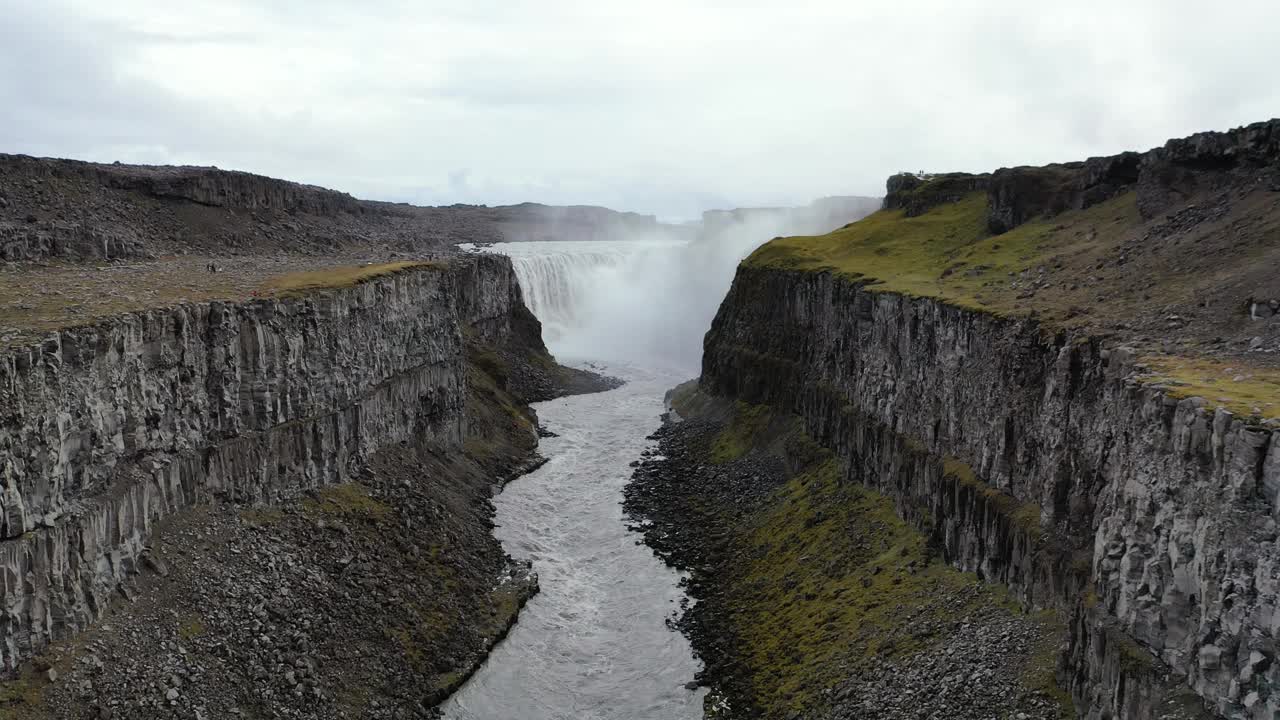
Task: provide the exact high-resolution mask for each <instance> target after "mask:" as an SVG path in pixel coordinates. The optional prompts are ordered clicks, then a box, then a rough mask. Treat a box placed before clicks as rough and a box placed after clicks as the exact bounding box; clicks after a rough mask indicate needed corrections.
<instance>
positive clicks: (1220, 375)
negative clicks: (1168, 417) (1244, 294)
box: [1141, 355, 1280, 419]
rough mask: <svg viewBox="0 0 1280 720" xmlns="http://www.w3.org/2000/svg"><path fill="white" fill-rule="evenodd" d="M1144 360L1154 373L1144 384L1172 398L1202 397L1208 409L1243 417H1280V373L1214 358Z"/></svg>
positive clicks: (1146, 378)
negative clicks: (1226, 411)
mask: <svg viewBox="0 0 1280 720" xmlns="http://www.w3.org/2000/svg"><path fill="white" fill-rule="evenodd" d="M1141 360H1142V362H1143V364H1145V365H1146V366H1147V367H1148V368H1150V369H1151V371H1152V373H1153V374H1151V375H1149V376H1147V377H1144V378H1143V380H1144V382H1147V383H1152V384H1159V385H1163V386H1164V390H1165V392H1166V393H1168V394H1169V395H1170V396H1171V397H1175V398H1179V399H1181V398H1188V397H1201V398H1204V399H1205V402H1206V403H1207V406H1208V407H1211V408H1223V409H1226V410H1228V411H1230V412H1232V413H1235V414H1236V415H1238V416H1241V417H1258V418H1264V419H1265V418H1280V371H1276V370H1271V369H1265V368H1253V367H1248V366H1246V365H1244V364H1243V363H1242V362H1240V361H1231V360H1214V359H1210V358H1189V357H1171V356H1156V355H1153V356H1146V357H1143V358H1141Z"/></svg>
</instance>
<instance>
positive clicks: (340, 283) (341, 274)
mask: <svg viewBox="0 0 1280 720" xmlns="http://www.w3.org/2000/svg"><path fill="white" fill-rule="evenodd" d="M445 267H447V265H446V264H445V263H443V262H438V261H401V262H391V263H379V264H371V265H348V266H343V267H333V268H325V269H323V270H309V271H306V272H298V273H290V274H288V275H281V276H279V277H275V278H271V279H269V280H267V281H266V282H265V283H263V286H262V291H263V292H264V293H265V294H269V295H277V296H282V297H298V296H300V295H304V294H306V293H309V292H316V291H319V290H331V289H338V288H349V287H354V286H356V285H359V284H360V283H363V282H368V281H369V280H373V279H376V278H380V277H386V276H388V275H394V274H396V273H400V272H405V271H407V270H426V269H434V270H440V269H443V268H445Z"/></svg>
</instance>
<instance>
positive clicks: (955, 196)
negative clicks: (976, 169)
mask: <svg viewBox="0 0 1280 720" xmlns="http://www.w3.org/2000/svg"><path fill="white" fill-rule="evenodd" d="M990 180H991V176H990V175H971V174H969V173H945V174H942V175H928V176H925V177H919V176H916V175H912V174H910V173H900V174H898V175H894V176H892V177H890V178H889V180H888V182H887V183H886V184H885V191H886V192H885V196H884V209H885V210H902V211H903V214H905V215H906V216H907V217H915V216H917V215H923V214H924V213H926V212H928V211H929V210H931V209H933V208H935V207H937V206H939V205H945V204H947V203H953V202H957V201H959V200H962V199H964V197H965V196H966V195H968V194H969V193H972V192H977V191H980V190H986V189H987V185H988V183H989V182H990Z"/></svg>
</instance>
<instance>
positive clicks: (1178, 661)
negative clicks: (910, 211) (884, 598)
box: [701, 265, 1280, 719]
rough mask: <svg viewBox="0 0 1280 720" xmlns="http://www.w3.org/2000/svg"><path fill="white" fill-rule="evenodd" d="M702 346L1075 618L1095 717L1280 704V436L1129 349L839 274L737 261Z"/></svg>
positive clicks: (726, 378)
mask: <svg viewBox="0 0 1280 720" xmlns="http://www.w3.org/2000/svg"><path fill="white" fill-rule="evenodd" d="M703 363H704V364H703V374H702V379H701V383H702V386H703V388H704V389H705V390H707V391H709V392H711V393H713V394H716V395H720V396H726V397H732V398H737V399H741V400H744V401H747V402H752V403H768V404H770V405H772V406H775V407H776V408H778V409H782V410H787V411H790V412H793V413H795V414H797V415H798V416H800V417H801V418H802V419H803V420H804V422H805V423H806V425H807V427H808V429H809V431H810V432H811V433H812V434H813V436H814V437H815V438H817V439H818V440H819V441H820V442H822V443H823V444H825V445H827V446H829V447H831V448H832V449H834V450H835V451H836V452H837V453H838V455H839V456H840V457H841V458H842V459H843V461H844V462H845V465H846V466H847V469H848V474H849V476H848V480H849V481H853V482H859V483H863V484H865V485H868V486H871V487H874V488H875V489H877V490H879V491H881V492H883V493H885V494H886V495H888V496H889V497H891V498H892V499H893V500H894V502H895V505H896V506H897V509H898V512H899V514H900V515H902V516H903V517H904V518H906V519H908V520H909V521H911V522H912V523H913V524H915V525H916V526H917V527H918V528H920V529H921V530H923V531H925V532H927V533H928V534H930V536H931V537H932V538H933V539H934V540H935V541H936V542H937V543H938V545H939V546H940V547H941V550H942V552H943V554H944V556H945V557H946V558H947V559H948V561H949V562H951V563H952V564H954V565H956V566H958V567H960V568H962V569H965V570H971V571H976V572H978V573H980V574H981V575H982V576H983V577H984V578H986V579H989V580H992V581H997V582H1001V583H1005V584H1007V585H1008V586H1009V588H1010V589H1011V591H1012V592H1013V593H1014V595H1015V596H1016V597H1017V598H1019V599H1020V600H1021V601H1023V602H1024V603H1025V604H1026V605H1028V606H1032V607H1037V608H1045V607H1047V608H1055V609H1057V610H1059V611H1061V612H1063V613H1064V614H1066V615H1067V617H1069V618H1071V623H1070V625H1071V628H1072V631H1071V636H1070V638H1069V643H1068V647H1067V648H1066V652H1065V653H1064V659H1063V662H1062V664H1061V667H1060V672H1059V674H1060V678H1061V680H1063V681H1064V685H1066V686H1069V688H1070V690H1071V692H1072V694H1073V696H1074V698H1075V701H1076V703H1077V707H1078V708H1079V709H1081V710H1082V711H1083V712H1085V713H1086V714H1087V716H1088V717H1091V718H1105V717H1118V718H1156V717H1161V716H1162V714H1163V713H1164V712H1165V710H1166V709H1167V708H1168V707H1169V704H1170V703H1173V704H1177V705H1178V706H1179V707H1180V708H1184V710H1185V709H1186V708H1192V709H1193V710H1194V709H1195V708H1198V707H1199V706H1200V703H1199V700H1202V701H1203V703H1204V704H1205V706H1207V707H1208V708H1209V709H1210V710H1211V711H1212V712H1213V713H1214V714H1217V715H1221V716H1226V717H1232V718H1259V719H1260V718H1271V717H1273V716H1274V714H1275V713H1277V712H1280V695H1275V694H1273V693H1272V690H1271V688H1272V687H1274V686H1275V684H1276V683H1277V682H1280V667H1277V665H1276V664H1275V662H1274V659H1275V656H1276V644H1275V643H1276V630H1277V627H1278V626H1280V613H1278V612H1277V610H1278V608H1277V602H1278V599H1277V593H1278V591H1280V547H1278V546H1277V533H1276V520H1275V514H1276V508H1277V494H1278V491H1280V437H1277V435H1278V434H1280V433H1277V432H1276V431H1274V430H1270V429H1267V428H1265V427H1261V426H1253V425H1250V424H1249V423H1248V422H1246V421H1245V420H1243V419H1241V418H1238V417H1235V416H1233V415H1232V414H1231V413H1229V412H1227V411H1225V410H1217V411H1209V410H1207V409H1206V408H1205V407H1204V406H1203V403H1202V401H1199V400H1198V399H1195V398H1189V399H1181V400H1179V399H1175V398H1173V397H1170V396H1168V395H1167V394H1166V393H1165V392H1164V391H1163V390H1161V389H1160V388H1155V387H1151V386H1147V385H1143V384H1140V383H1138V382H1137V381H1136V380H1135V378H1134V375H1135V370H1136V362H1135V359H1134V357H1133V356H1132V354H1131V353H1129V352H1127V351H1126V350H1124V349H1114V350H1107V349H1104V348H1103V347H1101V346H1100V345H1099V344H1098V343H1097V342H1095V341H1093V340H1091V339H1089V338H1086V337H1076V336H1072V335H1070V334H1066V333H1053V332H1049V331H1047V330H1046V329H1045V328H1043V327H1042V326H1040V325H1039V324H1038V323H1037V322H1036V321H1035V320H1032V319H1025V318H1023V319H1011V318H1003V317H999V316H996V315H992V314H987V313H982V312H976V311H971V310H965V309H961V308H957V307H954V306H950V305H947V304H945V303H942V302H939V301H936V300H932V299H925V298H913V297H907V296H903V295H900V294H895V293H890V292H883V291H880V292H877V291H875V290H874V289H873V288H872V287H869V286H867V285H864V284H861V283H859V282H856V281H853V280H848V279H844V278H840V277H837V276H835V275H833V274H831V273H828V272H798V271H788V270H781V269H768V268H759V267H751V266H749V265H744V266H743V267H741V268H740V269H739V271H738V275H737V277H736V279H735V281H734V284H733V287H732V289H731V291H730V293H729V295H728V297H727V298H726V300H725V302H724V303H723V305H722V306H721V308H720V312H719V314H718V315H717V317H716V320H715V322H714V324H713V327H712V329H711V331H710V332H709V333H708V335H707V338H706V344H705V355H704V360H703ZM1196 711H1197V712H1198V710H1196Z"/></svg>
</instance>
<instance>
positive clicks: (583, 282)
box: [492, 241, 670, 344]
mask: <svg viewBox="0 0 1280 720" xmlns="http://www.w3.org/2000/svg"><path fill="white" fill-rule="evenodd" d="M669 247H670V245H669V244H665V243H663V244H658V243H651V242H582V241H577V242H522V243H500V244H498V245H495V246H493V248H492V251H493V252H499V253H502V254H504V255H508V256H510V257H511V262H512V265H514V266H515V271H516V277H517V278H518V279H519V280H520V289H521V291H522V292H523V293H524V302H525V304H526V305H528V306H529V309H530V310H531V311H532V312H533V314H534V315H535V316H537V318H538V319H539V320H540V321H542V326H543V336H544V339H546V341H547V342H549V343H552V344H554V343H557V342H559V341H560V340H561V339H563V338H564V336H565V335H566V334H567V333H572V332H574V331H578V330H582V329H583V328H584V327H586V326H587V324H588V322H589V320H590V318H591V315H592V308H593V304H592V303H593V300H594V299H595V297H596V296H597V295H598V294H599V293H600V291H601V290H602V289H603V284H604V283H606V282H607V279H608V278H609V277H610V276H612V275H614V274H616V273H617V272H618V271H619V269H621V268H624V267H626V266H627V265H629V264H630V263H632V262H634V260H635V256H636V255H638V254H640V253H644V252H652V251H661V250H664V249H668V248H669Z"/></svg>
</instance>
